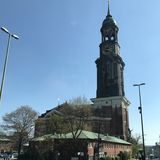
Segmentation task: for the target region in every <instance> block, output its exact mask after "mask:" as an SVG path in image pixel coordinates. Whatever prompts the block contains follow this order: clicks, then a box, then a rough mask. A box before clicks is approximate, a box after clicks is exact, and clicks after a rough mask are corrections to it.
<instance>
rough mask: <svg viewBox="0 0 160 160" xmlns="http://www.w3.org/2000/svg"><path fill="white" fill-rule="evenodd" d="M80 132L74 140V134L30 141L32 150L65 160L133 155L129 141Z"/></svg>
mask: <svg viewBox="0 0 160 160" xmlns="http://www.w3.org/2000/svg"><path fill="white" fill-rule="evenodd" d="M78 132H79V133H78V134H77V135H79V136H78V137H77V138H73V133H68V134H61V135H60V134H55V135H52V134H48V135H44V136H41V137H37V138H34V139H32V141H30V150H32V152H33V151H34V150H36V151H35V153H36V152H37V151H38V152H39V154H43V153H45V152H52V153H54V156H59V158H60V159H63V160H68V159H71V157H82V158H83V159H89V160H93V159H94V157H98V156H99V157H107V156H108V157H116V156H117V155H118V154H119V153H120V152H127V153H128V155H131V152H132V145H131V143H128V142H127V141H124V140H122V139H119V138H116V137H113V136H109V135H103V134H98V133H94V132H89V131H84V130H82V131H80V130H79V131H78ZM98 150H99V152H98ZM98 153H99V154H98Z"/></svg>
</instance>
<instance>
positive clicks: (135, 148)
mask: <svg viewBox="0 0 160 160" xmlns="http://www.w3.org/2000/svg"><path fill="white" fill-rule="evenodd" d="M140 140H141V136H140V135H135V136H133V135H132V136H131V138H130V141H129V142H130V143H132V156H133V157H134V158H136V156H137V155H138V153H139V150H140V149H141V147H142V144H141V142H140Z"/></svg>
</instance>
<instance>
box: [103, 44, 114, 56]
mask: <svg viewBox="0 0 160 160" xmlns="http://www.w3.org/2000/svg"><path fill="white" fill-rule="evenodd" d="M113 51H114V48H113V46H111V45H106V44H105V45H104V46H103V47H102V53H103V54H107V53H112V52H113Z"/></svg>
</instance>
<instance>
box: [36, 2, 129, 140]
mask: <svg viewBox="0 0 160 160" xmlns="http://www.w3.org/2000/svg"><path fill="white" fill-rule="evenodd" d="M118 31H119V28H118V25H117V23H116V21H115V20H114V18H113V17H112V15H111V12H110V6H109V3H108V13H107V15H106V17H105V19H104V20H103V22H102V27H101V29H100V33H101V42H100V45H99V56H98V58H97V59H96V61H95V63H96V67H97V90H96V98H91V101H92V104H90V107H91V108H92V110H94V112H93V113H94V115H92V117H91V118H90V119H89V120H88V121H86V123H87V124H88V125H89V126H90V129H89V131H91V132H96V133H101V134H105V135H107V134H108V135H110V136H114V137H118V138H120V139H123V140H127V139H128V136H129V135H128V132H129V117H128V106H129V104H130V102H129V101H128V100H127V98H126V97H125V91H124V77H123V72H124V67H125V63H124V61H123V59H122V57H121V55H120V45H119V42H118ZM63 107H65V105H64V104H62V105H59V106H56V107H55V108H53V109H51V110H48V111H46V113H44V114H42V115H41V116H39V118H38V120H37V122H36V126H35V136H36V137H38V136H42V135H45V134H49V132H48V131H49V130H48V128H49V126H47V124H48V119H49V117H50V116H51V115H53V114H60V110H59V108H63Z"/></svg>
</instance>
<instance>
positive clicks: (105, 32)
mask: <svg viewBox="0 0 160 160" xmlns="http://www.w3.org/2000/svg"><path fill="white" fill-rule="evenodd" d="M103 34H104V35H105V36H109V37H111V36H113V35H114V30H113V29H112V28H108V29H104V30H103Z"/></svg>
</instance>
